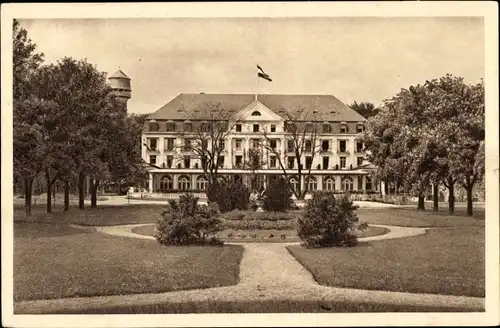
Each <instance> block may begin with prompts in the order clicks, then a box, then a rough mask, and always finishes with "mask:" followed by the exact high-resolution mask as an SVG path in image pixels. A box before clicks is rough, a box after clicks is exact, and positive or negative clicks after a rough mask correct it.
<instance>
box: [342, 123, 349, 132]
mask: <svg viewBox="0 0 500 328" xmlns="http://www.w3.org/2000/svg"><path fill="white" fill-rule="evenodd" d="M348 132H349V129H348V128H347V124H341V125H340V133H348Z"/></svg>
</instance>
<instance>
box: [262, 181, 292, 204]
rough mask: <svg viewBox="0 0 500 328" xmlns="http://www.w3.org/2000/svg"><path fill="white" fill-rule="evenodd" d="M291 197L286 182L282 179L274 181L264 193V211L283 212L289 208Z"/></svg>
mask: <svg viewBox="0 0 500 328" xmlns="http://www.w3.org/2000/svg"><path fill="white" fill-rule="evenodd" d="M291 195H292V194H291V192H290V188H288V183H287V182H286V180H285V179H284V178H280V179H276V180H275V181H273V182H271V183H270V184H269V187H268V188H267V189H266V191H265V193H264V204H263V207H264V210H266V211H273V212H285V211H286V210H287V209H288V208H290V206H291V203H292V199H291V198H290V196H291Z"/></svg>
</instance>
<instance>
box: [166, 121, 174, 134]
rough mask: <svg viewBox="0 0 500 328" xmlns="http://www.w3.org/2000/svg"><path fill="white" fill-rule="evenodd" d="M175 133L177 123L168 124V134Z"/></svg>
mask: <svg viewBox="0 0 500 328" xmlns="http://www.w3.org/2000/svg"><path fill="white" fill-rule="evenodd" d="M174 131H175V123H174V122H168V123H167V132H174Z"/></svg>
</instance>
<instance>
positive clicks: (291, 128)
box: [149, 121, 364, 133]
mask: <svg viewBox="0 0 500 328" xmlns="http://www.w3.org/2000/svg"><path fill="white" fill-rule="evenodd" d="M182 124H183V129H182V131H183V132H193V131H194V125H193V123H191V122H184V123H182ZM251 127H252V128H251V131H252V132H264V129H263V128H262V126H261V125H260V124H252V125H251ZM178 129H179V128H178V125H177V124H176V123H175V122H167V123H166V124H165V130H166V131H167V132H176V131H179V130H178ZM227 129H228V124H227V122H224V121H221V122H211V123H207V122H202V123H201V124H199V130H196V131H201V132H210V131H211V130H213V131H227ZM298 129H300V128H298V124H292V123H285V127H284V131H285V132H288V133H297V132H299V131H297V130H298ZM159 130H160V124H159V123H158V122H157V121H150V122H149V131H152V132H156V131H159ZM234 131H235V132H243V128H242V124H239V123H238V124H235V126H234ZM300 131H302V130H301V129H300ZM363 131H364V125H363V124H357V125H356V133H361V132H363ZM269 132H277V127H276V124H271V125H270V129H269ZM305 132H308V133H312V132H316V133H333V127H332V124H326V123H322V124H312V123H308V124H306V125H305ZM340 133H349V126H348V125H347V124H344V123H342V124H340Z"/></svg>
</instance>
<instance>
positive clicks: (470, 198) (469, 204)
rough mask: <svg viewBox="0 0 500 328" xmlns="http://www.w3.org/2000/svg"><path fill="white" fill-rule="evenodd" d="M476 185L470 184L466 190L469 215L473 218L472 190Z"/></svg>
mask: <svg viewBox="0 0 500 328" xmlns="http://www.w3.org/2000/svg"><path fill="white" fill-rule="evenodd" d="M473 187H474V185H473V184H472V183H470V184H468V185H467V187H466V188H465V190H467V215H468V216H472V214H473V212H472V188H473Z"/></svg>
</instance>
